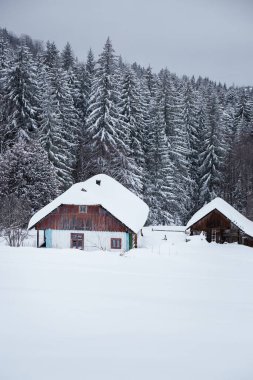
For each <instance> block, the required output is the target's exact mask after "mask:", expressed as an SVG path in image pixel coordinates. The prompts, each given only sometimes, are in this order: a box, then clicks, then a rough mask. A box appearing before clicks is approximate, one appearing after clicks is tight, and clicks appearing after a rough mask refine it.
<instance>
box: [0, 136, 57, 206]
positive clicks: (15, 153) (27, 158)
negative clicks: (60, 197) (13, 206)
mask: <svg viewBox="0 0 253 380" xmlns="http://www.w3.org/2000/svg"><path fill="white" fill-rule="evenodd" d="M10 194H12V195H14V196H15V197H17V198H18V199H20V200H23V201H28V203H29V205H30V207H31V209H32V211H33V212H35V211H37V210H39V209H40V208H41V207H43V206H44V205H46V204H47V203H49V202H51V201H52V200H53V198H55V197H56V196H57V194H58V184H57V181H56V179H55V173H54V168H53V166H52V164H50V162H49V161H48V158H47V154H46V152H45V151H44V150H43V149H42V147H41V145H40V144H39V143H38V142H36V141H29V142H24V141H21V142H20V141H19V142H18V143H16V144H15V145H13V147H12V148H11V149H9V150H8V151H7V152H6V153H5V154H4V155H2V156H1V157H0V197H4V196H8V195H10Z"/></svg>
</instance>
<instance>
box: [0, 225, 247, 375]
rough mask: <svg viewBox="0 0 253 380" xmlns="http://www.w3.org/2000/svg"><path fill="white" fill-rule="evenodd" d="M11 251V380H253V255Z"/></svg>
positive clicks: (7, 343)
mask: <svg viewBox="0 0 253 380" xmlns="http://www.w3.org/2000/svg"><path fill="white" fill-rule="evenodd" d="M164 235H165V233H164V232H157V231H153V232H152V231H151V229H145V230H144V237H143V239H142V245H143V246H146V247H147V248H142V249H138V250H134V251H132V252H130V253H129V254H127V255H126V256H119V255H118V254H113V253H104V252H103V253H99V252H92V253H85V252H76V251H73V250H70V249H69V250H54V249H36V248H31V247H28V248H26V247H22V248H16V249H15V248H9V247H4V246H2V247H0V305H1V309H0V379H1V380H6V379H8V380H9V379H10V380H20V379H21V380H23V379H25V380H30V379H31V380H58V379H59V380H65V379H66V380H67V379H68V380H69V379H75V380H79V379H80V380H81V379H82V380H83V379H87V380H93V379H96V380H98V379H99V380H100V379H103V380H104V379H106V380H107V379H108V380H114V379H117V380H118V379H123V380H126V379H127V380H135V379H136V380H137V379H138V380H142V379H143V380H149V379H150V380H151V379H152V380H154V379H157V380H163V379H166V380H168V379H171V380H179V379H180V380H209V379H210V380H252V379H253V359H252V352H253V327H252V323H253V249H252V248H246V247H242V246H237V245H216V244H208V243H206V242H205V241H200V240H199V239H194V240H193V241H191V242H188V243H186V242H185V236H184V234H182V233H180V232H176V231H175V232H168V233H167V236H166V237H167V240H162V239H163V238H164Z"/></svg>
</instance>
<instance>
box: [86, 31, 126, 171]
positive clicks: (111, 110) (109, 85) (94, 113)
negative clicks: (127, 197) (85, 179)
mask: <svg viewBox="0 0 253 380" xmlns="http://www.w3.org/2000/svg"><path fill="white" fill-rule="evenodd" d="M118 75H119V74H118V67H117V60H116V57H115V55H114V50H113V48H112V44H111V41H110V39H109V38H108V39H107V41H106V44H105V46H104V49H103V52H102V53H101V54H100V56H99V60H98V65H97V69H96V72H95V78H94V81H93V84H92V89H91V95H90V100H89V107H88V116H87V120H86V128H87V135H86V145H85V149H86V154H87V166H86V167H85V169H84V171H85V175H84V176H90V175H91V174H96V173H107V174H111V175H115V172H116V168H117V169H118V163H116V162H117V159H118V160H119V162H120V160H121V158H122V149H121V148H122V145H123V149H124V131H120V128H119V125H120V124H119V108H118V107H119V92H118ZM115 165H116V167H115Z"/></svg>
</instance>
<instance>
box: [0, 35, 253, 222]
mask: <svg viewBox="0 0 253 380" xmlns="http://www.w3.org/2000/svg"><path fill="white" fill-rule="evenodd" d="M0 130H1V133H0V144H1V155H0V196H2V197H3V196H7V195H10V194H14V195H15V196H16V197H18V198H20V199H24V198H25V199H26V201H28V202H30V206H31V209H32V210H33V211H36V210H37V209H39V208H40V207H42V206H43V205H45V204H46V203H48V202H49V201H50V200H51V199H52V198H54V197H55V196H56V195H57V194H59V193H60V192H62V191H64V190H66V189H67V188H68V187H69V186H70V185H71V184H72V183H74V182H78V181H82V180H85V179H87V178H88V177H90V176H92V175H94V174H98V173H106V174H108V175H111V176H112V177H114V178H115V179H117V180H119V181H120V182H121V183H122V184H123V185H125V186H126V187H128V188H129V189H130V190H132V191H134V192H135V193H136V194H138V195H139V196H141V197H142V198H143V199H144V200H145V201H146V202H147V203H148V204H149V206H150V209H151V212H150V216H149V222H150V223H152V224H170V223H185V222H186V221H187V219H188V218H189V216H190V215H192V213H193V212H195V211H196V210H197V209H198V208H199V207H200V206H202V205H203V204H204V203H205V202H208V201H210V200H211V199H212V198H214V197H216V196H222V197H223V198H225V199H226V200H228V201H229V202H230V203H231V204H232V205H234V206H235V207H236V208H237V209H238V210H239V211H241V212H243V213H244V214H247V212H248V210H247V207H248V199H249V197H251V196H252V188H253V169H252V168H253V154H252V152H253V91H252V89H251V88H245V87H244V88H238V87H229V88H227V87H226V85H222V84H220V83H219V84H216V83H215V82H213V81H211V80H209V79H208V78H201V77H199V78H197V79H195V78H194V77H192V78H188V77H187V76H183V77H182V78H179V77H178V76H176V75H175V74H173V73H171V72H170V71H169V70H168V69H167V68H165V69H163V70H161V71H160V72H159V73H158V74H156V73H153V72H152V69H151V68H150V67H148V68H143V67H141V66H139V65H138V64H137V63H134V64H127V63H125V62H123V60H122V59H121V57H118V56H116V54H115V52H114V50H113V47H112V43H111V41H110V39H109V38H108V39H107V41H106V43H105V46H104V48H103V50H102V52H101V54H100V55H99V57H98V59H95V57H94V55H93V52H92V50H90V51H89V52H88V55H87V60H86V62H80V61H78V60H77V58H76V57H75V55H74V52H73V50H72V48H71V46H70V44H69V43H67V44H66V46H65V48H64V49H63V51H62V52H60V51H59V50H58V49H57V47H56V45H55V43H54V42H47V43H46V46H45V47H44V45H43V44H42V43H40V42H38V41H34V40H32V39H31V38H30V37H29V36H22V37H20V38H18V37H15V36H14V35H12V34H10V33H9V32H7V31H6V30H5V29H0Z"/></svg>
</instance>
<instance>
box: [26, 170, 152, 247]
mask: <svg viewBox="0 0 253 380" xmlns="http://www.w3.org/2000/svg"><path fill="white" fill-rule="evenodd" d="M148 212H149V208H148V206H147V205H146V203H144V202H143V201H142V200H141V199H140V198H138V197H137V196H136V195H135V194H133V193H132V192H131V191H129V190H128V189H126V188H125V187H124V186H122V185H121V184H120V183H119V182H117V181H116V180H114V179H113V178H111V177H109V176H107V175H105V174H100V175H96V176H94V177H92V178H90V179H88V180H87V181H85V182H80V183H76V184H75V185H73V186H72V187H71V188H70V189H68V190H67V191H66V192H65V193H63V194H62V195H60V196H59V197H58V198H56V199H55V200H53V201H52V202H51V203H49V204H48V205H46V206H45V207H43V208H42V209H41V210H40V211H38V212H37V213H36V214H35V215H33V217H32V218H31V220H30V222H29V225H28V228H29V229H31V228H34V227H35V229H36V230H37V246H38V247H41V246H44V247H47V248H78V249H84V250H95V249H103V250H113V251H128V250H129V249H131V248H133V247H135V246H136V245H137V234H138V233H139V232H140V230H141V228H142V227H143V226H144V224H145V222H146V220H147V216H148Z"/></svg>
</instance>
